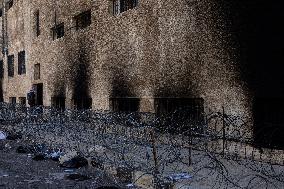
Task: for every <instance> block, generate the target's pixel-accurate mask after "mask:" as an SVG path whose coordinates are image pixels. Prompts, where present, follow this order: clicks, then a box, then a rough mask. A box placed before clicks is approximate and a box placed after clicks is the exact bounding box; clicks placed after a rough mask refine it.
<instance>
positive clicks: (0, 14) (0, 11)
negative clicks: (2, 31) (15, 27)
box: [0, 8, 3, 17]
mask: <svg viewBox="0 0 284 189" xmlns="http://www.w3.org/2000/svg"><path fill="white" fill-rule="evenodd" d="M2 16H3V9H2V8H1V9H0V17H2Z"/></svg>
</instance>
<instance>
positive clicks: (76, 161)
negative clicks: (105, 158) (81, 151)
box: [60, 156, 88, 168]
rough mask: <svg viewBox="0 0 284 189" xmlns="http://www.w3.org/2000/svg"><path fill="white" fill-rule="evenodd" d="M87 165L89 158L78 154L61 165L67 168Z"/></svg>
mask: <svg viewBox="0 0 284 189" xmlns="http://www.w3.org/2000/svg"><path fill="white" fill-rule="evenodd" d="M87 165H88V160H87V159H86V158H84V157H82V156H76V157H73V158H71V159H70V160H68V161H64V162H63V163H60V167H65V168H80V167H85V166H87Z"/></svg>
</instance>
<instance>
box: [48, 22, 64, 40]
mask: <svg viewBox="0 0 284 189" xmlns="http://www.w3.org/2000/svg"><path fill="white" fill-rule="evenodd" d="M51 31H52V39H53V40H55V39H59V38H61V37H63V36H64V23H61V24H58V25H56V26H54V27H53V28H52V29H51Z"/></svg>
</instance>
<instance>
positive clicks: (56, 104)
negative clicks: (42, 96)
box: [51, 96, 65, 111]
mask: <svg viewBox="0 0 284 189" xmlns="http://www.w3.org/2000/svg"><path fill="white" fill-rule="evenodd" d="M51 107H53V108H56V109H58V110H62V111H64V110H65V97H60V96H56V97H51Z"/></svg>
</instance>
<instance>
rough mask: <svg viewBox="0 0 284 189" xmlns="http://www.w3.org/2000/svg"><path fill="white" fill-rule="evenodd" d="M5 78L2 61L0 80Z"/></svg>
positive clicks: (0, 63)
mask: <svg viewBox="0 0 284 189" xmlns="http://www.w3.org/2000/svg"><path fill="white" fill-rule="evenodd" d="M3 78H4V62H3V60H0V79H3Z"/></svg>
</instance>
